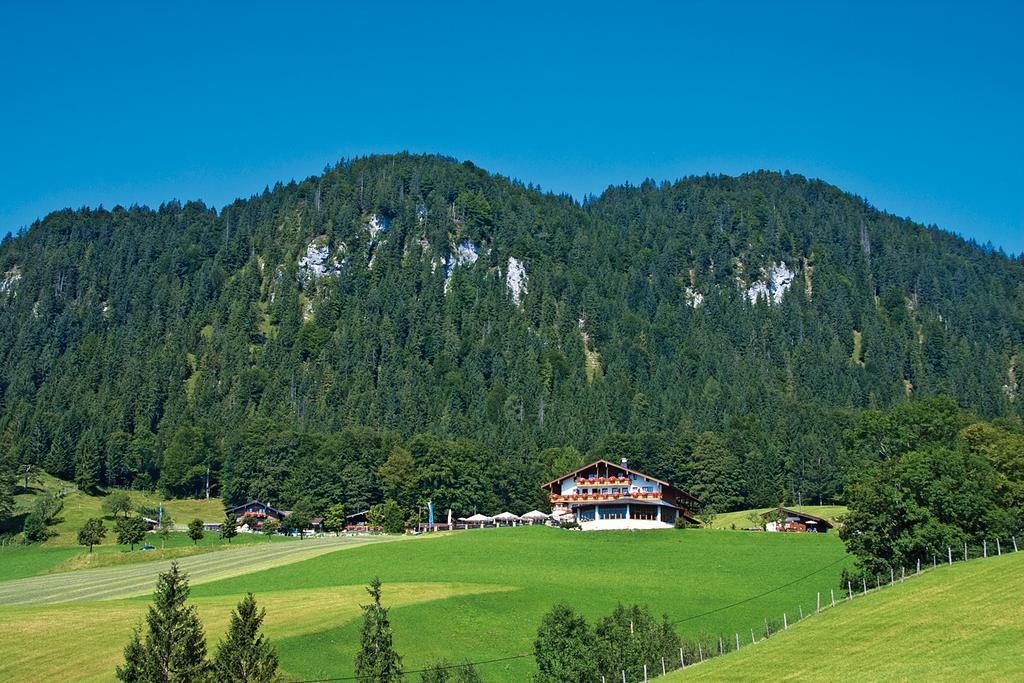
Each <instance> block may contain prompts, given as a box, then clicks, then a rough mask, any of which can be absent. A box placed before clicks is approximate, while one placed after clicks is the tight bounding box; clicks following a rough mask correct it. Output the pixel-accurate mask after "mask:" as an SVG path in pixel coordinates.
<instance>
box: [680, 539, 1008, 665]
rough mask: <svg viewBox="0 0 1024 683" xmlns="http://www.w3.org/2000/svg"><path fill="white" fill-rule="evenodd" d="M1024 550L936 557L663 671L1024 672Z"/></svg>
mask: <svg viewBox="0 0 1024 683" xmlns="http://www.w3.org/2000/svg"><path fill="white" fill-rule="evenodd" d="M1022 594H1024V553H1014V554H1009V555H1003V556H1001V557H994V558H987V559H982V560H971V561H970V562H964V563H955V564H953V566H951V567H949V566H945V567H943V566H940V567H939V568H938V569H935V570H933V571H929V572H926V573H925V574H923V575H922V576H920V577H916V578H912V579H910V580H908V581H906V582H905V583H902V584H900V583H897V584H896V585H894V586H891V587H887V588H883V589H882V590H880V591H875V592H872V593H870V594H868V595H867V596H864V597H862V598H861V597H858V598H855V599H854V600H853V601H851V602H849V603H841V604H839V605H838V606H837V607H836V608H835V609H828V610H825V611H824V612H822V613H821V614H817V615H814V616H813V617H812V618H809V619H807V620H805V621H802V622H800V623H798V624H795V625H793V626H792V627H791V628H790V629H789V630H788V631H784V632H782V633H779V634H777V635H775V636H773V637H772V638H770V639H768V640H766V641H763V642H761V643H759V644H757V645H756V646H753V647H748V648H742V649H741V650H740V651H739V652H736V653H733V654H729V655H726V656H725V657H722V658H719V659H713V660H711V661H709V662H705V663H704V664H701V665H699V666H694V667H690V668H689V669H687V670H685V671H679V672H676V673H670V674H669V675H668V676H667V677H665V678H662V679H660V680H663V681H665V682H666V683H670V682H672V681H680V682H682V681H936V680H948V681H953V680H958V681H1021V680H1024V608H1022V607H1021V603H1020V596H1021V595H1022Z"/></svg>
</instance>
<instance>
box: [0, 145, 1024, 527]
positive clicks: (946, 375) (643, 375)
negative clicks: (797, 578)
mask: <svg viewBox="0 0 1024 683" xmlns="http://www.w3.org/2000/svg"><path fill="white" fill-rule="evenodd" d="M1022 350H1024V268H1022V266H1021V263H1020V262H1018V261H1014V260H1011V259H1008V258H1006V257H1005V256H1003V255H1000V254H994V253H989V252H986V251H984V250H982V249H980V248H978V247H977V246H976V245H972V244H970V243H967V242H965V241H963V240H961V239H959V238H956V237H954V236H952V235H950V234H948V233H945V232H941V231H939V230H936V229H929V228H925V227H924V226H921V225H918V224H915V223H912V222H910V221H908V220H904V219H898V218H896V217H893V216H891V215H888V214H885V213H882V212H880V211H878V210H876V209H874V208H872V207H870V206H869V205H867V204H866V203H865V202H864V201H862V200H860V199H859V198H857V197H854V196H851V195H849V194H845V193H843V192H841V191H840V190H838V189H837V188H835V187H832V186H830V185H827V184H826V183H823V182H820V181H811V180H808V179H806V178H803V177H801V176H797V175H790V174H778V173H767V172H759V173H751V174H747V175H743V176H740V177H735V178H731V177H725V176H706V177H694V178H687V179H684V180H681V181H678V182H676V183H672V184H669V183H664V184H661V185H658V184H655V183H653V182H647V183H644V184H642V185H641V186H639V187H631V186H627V187H613V188H609V189H608V190H607V191H605V192H604V193H603V194H602V195H601V197H599V198H596V199H588V200H587V201H586V202H584V203H583V204H579V203H576V202H574V201H572V200H571V199H570V198H567V197H557V196H553V195H550V194H543V193H541V192H539V191H538V190H537V189H535V188H533V187H531V186H526V185H523V184H521V183H518V182H513V181H510V180H508V179H506V178H502V177H500V176H495V175H491V174H488V173H487V172H485V171H483V170H481V169H479V168H477V167H475V166H473V165H472V164H470V163H468V162H467V163H462V164H459V163H456V162H455V161H453V160H451V159H447V158H442V157H433V156H410V155H395V156H382V157H369V158H364V159H357V160H354V161H349V162H343V163H340V164H338V165H337V166H335V167H333V168H330V169H328V170H326V171H325V172H324V174H323V175H321V176H318V177H313V178H309V179H306V180H304V181H302V182H301V183H294V182H293V183H289V184H287V185H283V184H278V185H276V186H274V188H273V189H270V188H267V189H266V190H265V191H264V192H263V193H262V194H260V195H257V196H253V197H251V198H249V199H247V200H239V201H236V202H234V203H232V204H230V205H229V206H226V207H224V208H223V210H221V211H215V210H213V209H210V208H208V207H206V206H205V205H203V204H202V203H199V202H190V203H186V204H181V203H179V202H170V203H167V204H165V205H163V206H161V207H159V208H158V209H148V208H140V207H129V208H123V207H115V208H113V209H112V210H107V209H96V210H89V209H82V210H78V211H72V210H64V211H58V212H54V213H52V214H50V215H49V216H47V217H46V218H45V219H43V220H42V221H39V222H38V223H36V224H34V225H33V226H32V227H31V228H30V229H29V230H28V231H27V232H26V233H24V234H22V235H19V236H17V237H15V238H13V239H7V240H5V241H4V242H3V245H2V247H0V415H2V418H0V453H3V454H5V455H7V456H9V457H11V458H13V459H14V460H15V461H17V462H37V463H41V464H43V465H44V466H45V467H46V468H47V470H48V471H50V472H51V473H53V474H55V475H58V476H62V477H64V478H71V477H76V478H77V479H78V480H79V483H80V484H82V485H84V486H92V485H94V484H102V485H111V486H129V485H132V486H136V487H142V488H145V487H150V486H152V485H153V484H154V483H155V482H157V481H159V482H160V483H161V485H163V486H164V488H165V489H166V490H167V491H169V492H170V493H173V494H175V495H179V496H184V495H190V494H196V493H198V492H200V491H202V489H203V486H204V484H205V476H206V474H207V472H210V473H211V477H212V484H213V487H214V489H215V491H216V492H222V493H223V497H224V498H225V499H226V500H228V501H231V502H237V501H239V500H241V499H243V498H246V497H248V496H259V497H261V498H265V499H266V498H269V499H272V500H273V501H275V502H278V503H280V504H281V505H284V506H292V505H294V504H295V502H296V501H297V500H299V499H300V498H302V497H303V496H307V495H312V496H314V497H315V498H316V499H317V500H323V501H334V500H345V501H346V502H347V503H351V505H352V506H353V507H356V508H359V509H365V506H366V505H367V504H369V503H372V502H376V501H377V500H379V499H380V498H381V496H382V495H383V492H382V491H381V490H380V488H379V486H378V484H377V483H376V482H375V481H374V480H373V478H370V477H367V476H366V473H368V472H373V471H375V470H376V469H377V468H378V467H379V466H380V465H381V464H382V463H383V462H384V460H385V459H386V458H387V457H388V455H389V454H390V453H391V452H392V450H393V447H394V446H395V445H398V444H403V445H405V446H406V447H407V448H409V449H410V450H412V451H413V455H414V456H416V457H417V458H420V457H421V456H420V454H424V453H428V452H429V453H434V454H436V453H438V452H440V450H443V449H442V448H441V447H440V446H438V445H437V444H436V443H434V442H422V443H421V444H420V446H419V447H418V450H417V447H414V446H413V445H410V442H409V440H410V439H411V438H412V437H413V436H414V435H416V434H420V433H429V434H431V435H433V436H435V437H439V438H444V439H460V438H461V439H472V440H473V442H474V444H475V445H466V444H465V443H463V444H461V445H455V446H450V447H449V446H445V448H448V451H447V452H448V454H449V455H447V456H445V457H444V458H442V457H440V456H438V457H434V456H430V461H431V467H433V468H435V469H445V468H448V469H451V468H450V465H451V463H457V464H458V467H457V468H455V469H457V470H458V471H457V472H455V473H449V472H448V471H447V469H445V472H444V473H441V474H438V475H437V477H436V479H437V480H438V481H439V482H440V481H442V480H444V479H445V478H446V477H460V476H464V477H469V478H471V479H473V480H474V481H476V482H478V483H477V484H474V486H477V487H478V489H479V490H478V491H477V492H476V493H474V495H472V496H468V497H466V499H465V500H460V499H457V500H454V501H452V500H446V501H444V503H445V505H449V504H450V505H454V506H456V507H457V511H458V512H471V511H472V509H474V508H475V507H479V508H487V509H490V508H491V507H492V506H493V507H494V508H495V509H497V508H498V507H499V506H501V507H505V506H509V507H516V508H519V509H520V510H525V509H529V508H530V507H534V506H535V505H538V504H540V503H539V501H538V500H537V496H538V495H539V494H538V492H537V488H536V485H537V483H539V482H540V481H543V480H544V479H543V478H542V477H543V476H544V474H545V472H544V470H545V467H547V466H548V464H549V463H545V462H544V461H543V459H541V458H539V457H538V452H539V451H541V450H542V449H544V448H546V447H556V446H567V445H571V446H575V447H577V448H578V449H580V450H581V451H584V452H587V451H593V452H595V453H603V452H611V451H615V452H614V453H611V455H612V456H613V457H618V456H620V455H628V456H629V457H630V458H631V460H632V461H633V463H634V464H635V465H636V466H637V467H641V468H643V469H645V470H646V471H650V472H651V473H652V474H655V475H657V476H662V477H666V478H669V479H672V480H673V481H681V482H686V481H688V480H690V479H691V478H692V476H691V475H692V473H693V471H695V470H696V471H706V470H707V468H703V467H694V466H693V463H692V459H693V458H691V454H692V452H693V451H694V450H696V449H697V447H698V445H699V444H697V435H700V434H703V433H705V432H713V433H715V434H716V435H718V437H719V438H720V442H721V445H720V446H716V445H715V444H718V442H717V441H716V442H708V443H711V444H712V445H711V446H710V447H708V448H706V449H705V450H708V451H712V452H715V453H718V452H719V451H722V450H723V449H724V450H727V451H728V452H729V453H731V455H732V456H733V458H734V459H733V460H728V461H726V459H725V458H720V457H719V455H717V454H714V455H712V456H709V457H712V458H714V459H716V460H722V461H723V464H722V468H721V470H722V471H724V470H725V469H728V470H729V471H730V476H731V477H733V478H735V479H737V480H738V481H739V482H740V484H739V485H738V490H737V491H736V492H735V493H734V494H733V495H731V496H730V497H727V498H726V497H723V500H720V501H714V502H716V504H718V505H719V507H720V509H728V508H731V507H735V506H736V505H737V504H738V503H739V502H742V503H746V506H747V507H761V506H769V505H774V504H777V503H778V502H779V499H780V497H781V496H783V495H785V496H786V497H788V498H791V499H802V500H803V501H805V502H807V501H815V502H832V501H835V500H836V497H837V496H838V494H839V492H840V490H841V481H842V471H843V468H844V467H846V466H847V464H846V463H843V462H841V461H840V460H839V459H838V458H837V455H836V454H837V453H838V452H839V451H840V449H839V448H838V444H839V442H840V440H841V434H842V429H843V427H844V425H845V424H847V423H848V420H849V418H850V415H851V413H852V412H853V411H856V410H859V409H863V408H871V407H885V406H889V405H892V404H895V403H900V402H903V401H906V400H908V399H912V398H916V397H921V396H929V395H935V394H943V393H945V394H949V395H951V396H952V397H953V398H954V399H955V400H956V401H958V402H959V403H960V404H961V405H965V406H968V407H970V408H971V409H972V410H976V411H978V412H979V413H980V414H981V415H983V416H988V417H995V416H1002V415H1020V414H1021V409H1022V408H1021V402H1020V401H1018V400H1017V395H1018V393H1019V377H1020V375H1021V360H1022V358H1024V356H1022V355H1021V354H1022V353H1024V351H1022ZM362 428H366V429H362ZM623 432H625V433H631V434H647V435H651V434H655V435H667V436H665V437H664V438H665V439H669V440H670V441H671V443H667V442H665V441H664V440H663V441H656V440H654V441H652V440H647V441H645V442H643V443H642V444H640V445H637V444H636V443H632V444H631V443H627V442H625V441H623V440H619V441H609V439H613V438H614V435H615V434H616V433H623ZM658 438H661V437H658ZM695 444H696V445H695ZM716 448H717V451H716ZM422 457H424V458H426V457H427V456H426V455H424V456H422ZM694 457H696V456H694ZM445 460H446V461H447V462H448V463H449V464H448V465H445V466H444V467H442V466H441V465H439V464H438V463H437V461H445ZM467 472H468V474H467ZM320 477H322V478H324V481H322V482H320V481H317V480H318V478H320ZM716 478H718V479H720V478H722V473H721V471H720V472H719V473H718V474H716ZM494 481H500V482H501V485H500V486H497V485H492V482H494ZM453 486H454V487H455V488H460V489H461V488H465V487H468V486H469V485H468V484H465V485H463V484H458V485H452V486H450V485H449V484H448V483H444V485H441V484H439V485H438V487H437V488H440V489H445V488H447V489H451V488H452V487H453Z"/></svg>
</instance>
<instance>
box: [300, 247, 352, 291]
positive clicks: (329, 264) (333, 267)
mask: <svg viewBox="0 0 1024 683" xmlns="http://www.w3.org/2000/svg"><path fill="white" fill-rule="evenodd" d="M345 252H346V247H345V245H344V244H340V245H339V246H338V248H337V249H336V250H335V254H334V256H333V257H332V256H331V250H330V248H329V247H328V246H327V241H326V239H325V238H322V237H318V238H316V239H314V240H313V241H312V242H310V243H309V244H308V245H306V251H305V253H304V254H302V255H301V256H299V280H300V281H301V282H303V283H306V282H312V281H314V280H318V279H320V278H322V277H327V276H330V275H338V274H340V273H341V269H342V267H343V266H344V265H345V258H344V254H345Z"/></svg>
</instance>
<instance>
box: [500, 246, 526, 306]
mask: <svg viewBox="0 0 1024 683" xmlns="http://www.w3.org/2000/svg"><path fill="white" fill-rule="evenodd" d="M528 280H529V278H528V276H527V275H526V266H524V265H523V262H522V261H520V260H519V259H517V258H516V257H515V256H509V257H508V271H507V272H506V273H505V286H506V287H508V291H509V292H511V293H512V301H514V302H516V306H519V305H521V304H522V301H523V294H527V293H528V290H527V289H526V284H527V281H528Z"/></svg>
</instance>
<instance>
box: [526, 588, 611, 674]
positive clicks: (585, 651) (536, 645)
mask: <svg viewBox="0 0 1024 683" xmlns="http://www.w3.org/2000/svg"><path fill="white" fill-rule="evenodd" d="M593 644H594V634H593V631H591V629H590V627H589V626H587V622H586V620H585V619H584V618H583V617H582V616H580V615H579V614H577V613H576V612H575V611H574V610H573V609H572V608H571V607H569V606H568V605H566V604H565V603H559V604H557V605H555V606H554V607H552V608H551V611H549V612H548V613H547V614H545V615H544V618H543V619H542V620H541V622H540V628H539V629H538V630H537V639H536V640H535V641H533V654H534V658H535V659H536V661H537V673H535V674H534V676H533V680H534V681H535V683H563V682H564V681H574V682H577V683H594V682H595V681H599V680H601V677H600V676H599V675H598V673H597V662H596V660H595V658H594V656H593V652H592V647H593Z"/></svg>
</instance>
